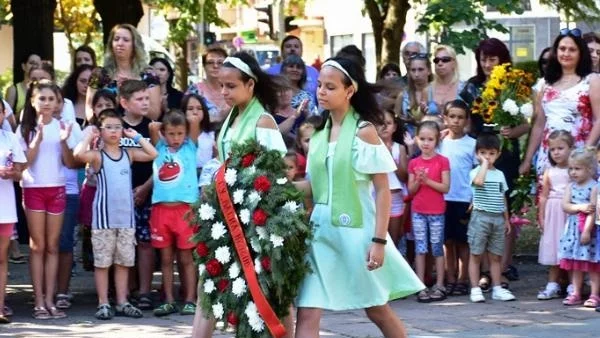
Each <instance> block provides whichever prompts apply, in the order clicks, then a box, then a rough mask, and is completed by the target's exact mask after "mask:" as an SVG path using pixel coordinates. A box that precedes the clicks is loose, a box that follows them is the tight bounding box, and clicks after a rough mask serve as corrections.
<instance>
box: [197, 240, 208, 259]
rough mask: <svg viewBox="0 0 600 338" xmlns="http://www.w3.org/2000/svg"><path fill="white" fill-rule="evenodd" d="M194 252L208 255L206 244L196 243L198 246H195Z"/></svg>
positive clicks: (204, 255) (202, 255)
mask: <svg viewBox="0 0 600 338" xmlns="http://www.w3.org/2000/svg"><path fill="white" fill-rule="evenodd" d="M196 252H197V253H198V256H200V257H206V255H208V246H206V243H204V242H200V243H198V246H196Z"/></svg>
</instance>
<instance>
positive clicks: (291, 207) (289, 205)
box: [283, 201, 299, 213]
mask: <svg viewBox="0 0 600 338" xmlns="http://www.w3.org/2000/svg"><path fill="white" fill-rule="evenodd" d="M298 207H299V205H298V203H296V202H295V201H287V202H285V204H284V205H283V209H285V210H287V211H289V212H291V213H295V212H296V210H298Z"/></svg>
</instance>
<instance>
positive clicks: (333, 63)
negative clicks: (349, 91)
mask: <svg viewBox="0 0 600 338" xmlns="http://www.w3.org/2000/svg"><path fill="white" fill-rule="evenodd" d="M323 66H331V67H333V68H336V69H338V70H339V71H340V72H342V73H344V75H346V76H347V77H348V78H349V79H350V82H352V85H353V86H354V89H355V90H358V82H356V80H354V79H353V78H352V76H350V74H348V72H347V71H346V70H345V69H344V67H342V65H340V64H339V63H338V62H337V61H334V60H327V61H325V63H323Z"/></svg>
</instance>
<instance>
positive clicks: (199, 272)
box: [198, 264, 206, 275]
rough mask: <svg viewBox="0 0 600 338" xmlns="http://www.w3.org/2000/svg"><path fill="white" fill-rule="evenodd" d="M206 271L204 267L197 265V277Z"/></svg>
mask: <svg viewBox="0 0 600 338" xmlns="http://www.w3.org/2000/svg"><path fill="white" fill-rule="evenodd" d="M204 271H206V265H204V264H200V265H198V275H202V273H203V272H204Z"/></svg>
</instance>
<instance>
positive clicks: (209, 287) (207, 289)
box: [204, 279, 217, 294]
mask: <svg viewBox="0 0 600 338" xmlns="http://www.w3.org/2000/svg"><path fill="white" fill-rule="evenodd" d="M216 289H217V288H216V287H215V282H213V281H212V279H207V280H205V281H204V293H206V294H209V293H211V292H213V291H215V290H216Z"/></svg>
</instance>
